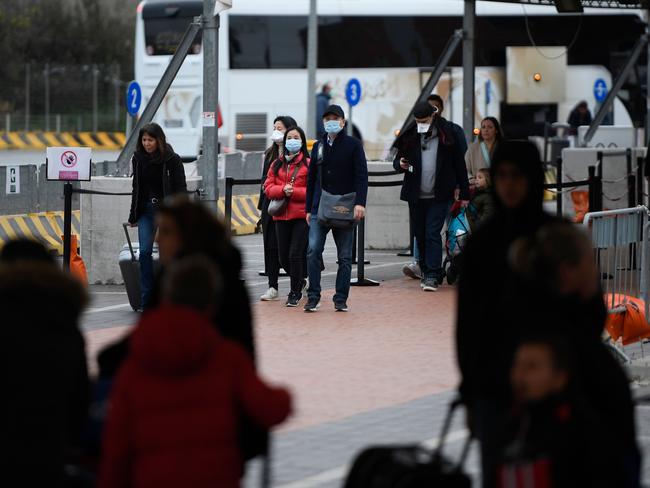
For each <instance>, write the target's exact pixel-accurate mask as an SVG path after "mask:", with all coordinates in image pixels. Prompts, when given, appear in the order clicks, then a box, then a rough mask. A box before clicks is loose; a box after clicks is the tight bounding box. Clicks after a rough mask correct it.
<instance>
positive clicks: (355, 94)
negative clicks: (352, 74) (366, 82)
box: [345, 78, 361, 107]
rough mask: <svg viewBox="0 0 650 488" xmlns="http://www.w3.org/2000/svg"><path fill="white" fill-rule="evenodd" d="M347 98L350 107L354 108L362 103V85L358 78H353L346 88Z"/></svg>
mask: <svg viewBox="0 0 650 488" xmlns="http://www.w3.org/2000/svg"><path fill="white" fill-rule="evenodd" d="M345 98H346V99H347V101H348V103H349V104H350V107H354V106H355V105H356V104H357V103H359V102H360V101H361V83H360V82H359V80H357V79H356V78H352V79H351V80H350V81H348V84H347V85H346V86H345Z"/></svg>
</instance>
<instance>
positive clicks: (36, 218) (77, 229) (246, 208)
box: [0, 195, 260, 255]
mask: <svg viewBox="0 0 650 488" xmlns="http://www.w3.org/2000/svg"><path fill="white" fill-rule="evenodd" d="M258 200H259V197H258V195H237V196H234V197H233V198H232V224H231V225H232V233H233V234H234V235H247V234H254V233H255V232H256V231H257V222H258V221H259V219H260V211H259V210H257V202H258ZM224 210H225V204H224V200H223V198H222V199H221V200H219V211H220V213H221V214H222V215H223V214H224ZM72 233H73V234H76V235H78V236H80V235H81V215H80V211H79V210H74V211H73V212H72ZM62 235H63V212H42V213H30V214H23V215H0V247H1V246H2V245H3V244H4V243H5V242H8V241H10V240H13V239H18V238H21V237H27V238H29V239H34V240H37V241H39V242H41V243H42V244H43V245H45V247H47V248H48V249H51V250H53V251H55V252H56V253H58V254H59V255H62V254H63V241H62V239H61V236H62Z"/></svg>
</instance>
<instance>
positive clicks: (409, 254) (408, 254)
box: [397, 207, 415, 258]
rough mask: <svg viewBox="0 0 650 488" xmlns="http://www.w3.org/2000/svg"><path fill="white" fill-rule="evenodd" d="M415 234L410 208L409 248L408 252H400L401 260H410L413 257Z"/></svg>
mask: <svg viewBox="0 0 650 488" xmlns="http://www.w3.org/2000/svg"><path fill="white" fill-rule="evenodd" d="M414 238H415V232H414V229H413V219H411V208H410V207H409V248H408V251H405V252H398V253H397V255H398V256H399V257H401V258H410V257H412V256H413V239H414Z"/></svg>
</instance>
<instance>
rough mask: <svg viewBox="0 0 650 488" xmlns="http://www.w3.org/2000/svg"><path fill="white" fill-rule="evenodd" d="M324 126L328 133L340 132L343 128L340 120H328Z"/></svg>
mask: <svg viewBox="0 0 650 488" xmlns="http://www.w3.org/2000/svg"><path fill="white" fill-rule="evenodd" d="M323 126H324V127H325V132H327V133H328V134H338V133H339V132H341V129H343V127H341V124H340V122H339V121H338V120H327V121H325V122H324V123H323Z"/></svg>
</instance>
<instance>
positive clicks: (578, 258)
mask: <svg viewBox="0 0 650 488" xmlns="http://www.w3.org/2000/svg"><path fill="white" fill-rule="evenodd" d="M510 261H511V263H512V268H513V270H514V273H515V276H514V279H513V280H512V283H511V285H510V288H511V290H512V291H511V293H509V294H510V296H511V297H512V298H513V300H512V310H513V311H514V312H515V314H514V315H513V316H512V317H511V319H512V322H510V321H507V320H504V322H503V323H502V327H503V329H505V330H506V331H508V330H510V331H515V330H521V329H522V327H521V323H518V322H519V321H517V320H516V319H515V318H514V317H516V316H519V317H523V316H528V319H527V321H526V322H527V323H526V329H528V330H533V331H534V332H542V331H545V332H550V333H552V334H555V335H556V336H560V337H561V338H562V340H564V341H565V342H566V344H567V346H568V347H569V353H570V354H571V358H572V360H573V361H574V363H575V371H574V373H575V374H574V376H575V383H576V387H577V388H578V393H579V394H580V395H581V397H582V398H584V400H585V402H586V403H587V404H588V405H589V407H590V408H591V409H592V410H594V412H595V413H596V414H597V416H598V417H599V418H600V419H601V423H600V425H599V426H598V435H599V436H600V437H601V438H602V439H605V440H606V441H607V442H606V444H607V449H608V456H607V463H608V465H609V472H610V473H614V475H615V480H616V484H615V485H614V484H611V485H609V486H621V487H630V488H632V487H634V488H637V487H638V486H639V470H640V466H641V458H640V451H639V449H638V445H637V441H636V425H635V418H634V404H633V399H632V394H631V392H630V386H629V379H628V377H627V375H626V373H625V371H624V370H623V367H622V366H621V364H620V363H619V361H618V360H617V359H616V358H615V357H614V356H613V354H612V353H611V352H610V350H608V349H607V347H606V346H605V344H604V343H603V340H602V334H603V331H604V328H605V322H606V319H607V310H606V307H605V303H604V299H603V294H602V290H601V288H600V286H599V282H598V279H599V278H598V275H599V273H598V268H597V266H596V263H595V260H594V255H593V249H592V245H591V241H590V239H589V237H588V236H587V234H586V233H585V232H584V230H583V229H582V228H581V227H576V226H575V225H574V224H572V223H569V222H564V221H560V222H554V223H551V224H548V225H545V226H544V227H542V228H540V229H539V230H538V231H537V232H536V233H535V234H534V235H532V236H529V237H526V238H522V239H519V240H517V241H515V243H514V244H513V246H512V248H511V250H510ZM590 486H591V485H590Z"/></svg>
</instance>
